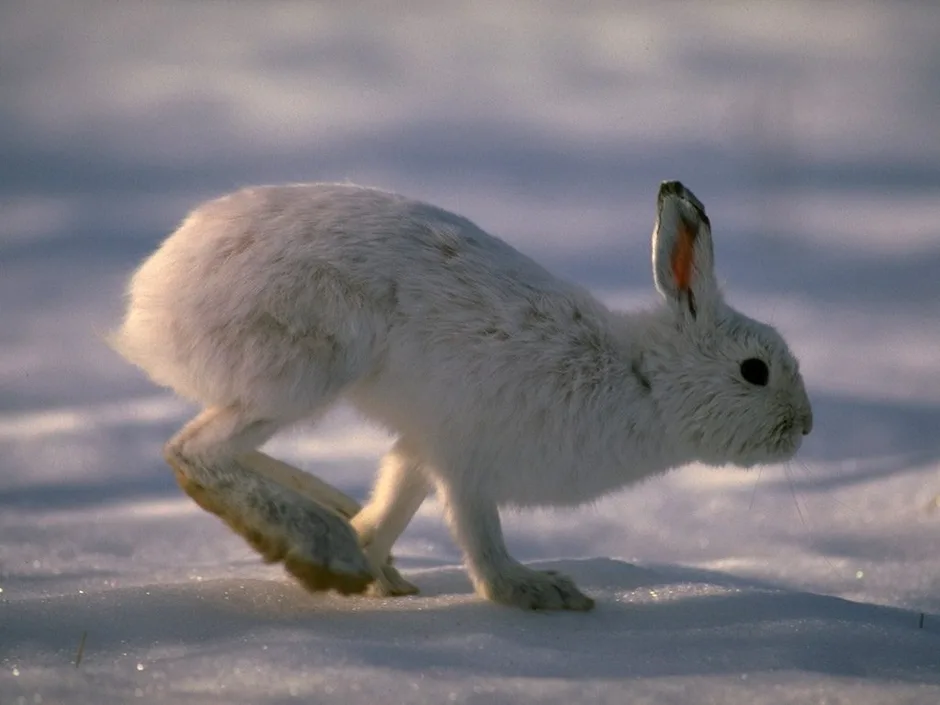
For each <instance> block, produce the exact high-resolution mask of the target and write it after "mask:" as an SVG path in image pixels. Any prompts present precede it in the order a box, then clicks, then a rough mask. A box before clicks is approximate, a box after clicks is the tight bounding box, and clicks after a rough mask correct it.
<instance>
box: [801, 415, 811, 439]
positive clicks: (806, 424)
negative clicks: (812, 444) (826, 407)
mask: <svg viewBox="0 0 940 705" xmlns="http://www.w3.org/2000/svg"><path fill="white" fill-rule="evenodd" d="M812 430H813V412H812V411H807V412H806V413H805V414H803V435H804V436H808V435H809V432H810V431H812Z"/></svg>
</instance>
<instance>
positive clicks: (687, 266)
mask: <svg viewBox="0 0 940 705" xmlns="http://www.w3.org/2000/svg"><path fill="white" fill-rule="evenodd" d="M653 277H654V279H655V280H656V288H657V289H659V292H660V293H661V294H662V295H663V297H664V298H665V299H666V300H667V301H668V302H669V303H670V305H671V306H672V307H673V309H674V310H675V311H676V313H677V314H678V315H679V316H680V317H681V318H682V319H683V320H686V319H691V320H693V321H695V320H699V319H700V318H709V317H710V316H711V314H713V313H714V311H715V309H716V307H717V305H718V300H719V296H720V294H719V292H718V285H717V284H716V282H715V270H714V253H713V250H712V232H711V224H710V223H709V221H708V216H707V215H705V207H704V206H703V205H702V203H701V201H699V200H698V199H697V198H696V197H695V194H693V193H692V192H691V191H689V189H687V188H686V187H685V186H683V185H682V184H681V183H679V182H678V181H664V182H663V183H662V184H660V187H659V196H658V198H657V214H656V229H655V230H654V231H653Z"/></svg>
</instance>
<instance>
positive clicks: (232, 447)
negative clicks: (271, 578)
mask: <svg viewBox="0 0 940 705" xmlns="http://www.w3.org/2000/svg"><path fill="white" fill-rule="evenodd" d="M279 425H280V424H279V423H278V422H277V421H272V420H263V419H258V418H253V417H251V416H250V415H249V414H247V413H246V412H245V411H243V410H241V409H237V408H211V409H207V410H206V411H204V412H202V413H201V414H200V415H199V416H197V417H196V418H195V419H194V420H192V421H191V422H190V423H189V424H187V425H186V426H185V427H184V428H183V430H181V431H180V432H179V433H178V434H177V435H176V436H174V437H173V438H172V439H171V440H170V441H169V442H168V443H167V444H166V448H165V450H164V454H165V457H166V460H167V462H168V463H169V464H170V466H171V467H172V468H173V469H174V470H175V472H176V478H177V481H178V482H179V484H180V486H181V487H182V488H183V490H185V491H186V493H187V494H188V495H189V496H190V497H192V498H193V499H194V500H195V501H196V503H197V504H198V505H199V506H201V507H202V508H203V509H206V510H207V511H210V512H212V513H213V514H216V515H218V516H219V517H220V518H221V519H222V520H223V521H224V522H225V523H226V524H228V526H229V527H230V528H231V529H232V530H233V531H235V532H236V533H238V534H240V535H241V536H242V537H243V538H244V539H245V540H246V541H248V543H249V544H251V546H252V547H253V548H254V549H255V550H257V551H258V552H259V553H260V554H261V555H262V556H263V557H264V558H265V560H267V561H268V562H272V563H273V562H278V561H283V563H284V566H285V568H286V569H287V571H288V572H289V573H291V574H292V575H293V576H294V577H296V578H297V579H298V580H300V582H301V583H303V584H304V586H305V587H307V588H308V589H310V590H328V589H331V588H332V589H336V590H338V591H339V592H342V593H347V594H348V593H359V592H363V591H364V590H365V589H366V587H367V586H368V584H369V583H370V582H372V579H373V578H372V572H371V569H370V566H369V563H368V561H367V559H366V557H365V556H364V555H363V553H362V550H361V549H360V548H359V543H358V541H357V538H356V535H355V534H354V533H353V531H352V528H351V527H350V526H349V524H348V523H347V522H346V521H345V520H344V519H343V518H342V517H341V516H340V515H339V514H338V513H336V512H334V511H332V510H331V509H327V508H326V507H324V506H322V505H321V504H319V503H317V502H315V501H311V500H310V499H308V498H307V497H305V496H303V495H302V494H300V493H298V492H297V491H295V490H292V489H291V488H290V487H288V486H285V485H282V484H280V483H278V482H276V481H274V480H272V479H270V478H268V477H265V476H264V475H262V474H259V473H257V472H255V471H254V470H253V469H252V468H251V466H250V465H249V464H248V463H246V461H245V459H247V460H251V459H252V456H251V455H250V453H251V451H252V450H253V449H254V448H256V447H257V446H258V445H260V444H261V443H263V442H264V441H266V440H267V439H268V438H269V437H270V436H271V435H272V434H273V433H274V432H275V431H276V430H277V428H278V426H279ZM246 456H247V458H246Z"/></svg>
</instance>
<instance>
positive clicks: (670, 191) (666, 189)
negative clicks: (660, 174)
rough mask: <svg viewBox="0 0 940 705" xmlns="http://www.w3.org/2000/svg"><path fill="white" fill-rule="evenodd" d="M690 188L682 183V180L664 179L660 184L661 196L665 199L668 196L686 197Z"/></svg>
mask: <svg viewBox="0 0 940 705" xmlns="http://www.w3.org/2000/svg"><path fill="white" fill-rule="evenodd" d="M687 191H688V189H687V188H686V187H685V186H683V185H682V182H681V181H663V182H662V183H661V184H660V185H659V198H660V199H663V198H664V197H666V196H680V197H684V196H685V193H686V192H687Z"/></svg>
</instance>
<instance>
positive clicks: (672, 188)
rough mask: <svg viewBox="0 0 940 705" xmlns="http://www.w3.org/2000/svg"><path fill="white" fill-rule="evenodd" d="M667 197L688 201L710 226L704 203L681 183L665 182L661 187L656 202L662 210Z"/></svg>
mask: <svg viewBox="0 0 940 705" xmlns="http://www.w3.org/2000/svg"><path fill="white" fill-rule="evenodd" d="M666 196H677V197H679V198H681V199H682V200H684V201H688V202H689V203H690V204H691V205H692V207H693V208H695V210H696V211H697V212H698V215H699V217H700V218H701V219H702V220H703V221H704V222H705V224H706V225H707V224H708V216H707V215H705V206H704V205H702V202H701V201H700V200H698V198H696V196H695V194H694V193H692V192H691V191H690V190H689V189H688V188H687V187H686V186H685V184H683V183H682V182H681V181H663V182H662V183H661V184H660V185H659V195H658V196H657V198H656V202H657V204H658V205H659V207H660V208H662V205H663V201H664V200H665V199H666Z"/></svg>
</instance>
